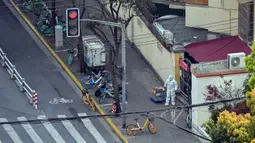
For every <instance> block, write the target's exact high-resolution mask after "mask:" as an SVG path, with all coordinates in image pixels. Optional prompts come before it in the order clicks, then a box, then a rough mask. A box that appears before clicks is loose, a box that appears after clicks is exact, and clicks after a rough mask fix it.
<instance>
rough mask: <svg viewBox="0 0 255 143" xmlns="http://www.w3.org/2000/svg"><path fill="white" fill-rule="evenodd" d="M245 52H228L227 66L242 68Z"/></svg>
mask: <svg viewBox="0 0 255 143" xmlns="http://www.w3.org/2000/svg"><path fill="white" fill-rule="evenodd" d="M244 57H245V53H243V52H240V53H230V54H228V68H229V69H243V68H244V67H245V62H244Z"/></svg>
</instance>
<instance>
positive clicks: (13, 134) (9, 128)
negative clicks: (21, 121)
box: [0, 118, 23, 143]
mask: <svg viewBox="0 0 255 143" xmlns="http://www.w3.org/2000/svg"><path fill="white" fill-rule="evenodd" d="M7 121H8V120H7V119H5V118H0V122H7ZM2 126H3V128H4V130H5V131H6V132H7V133H8V135H9V136H10V137H11V139H12V140H13V142H15V143H23V142H22V141H21V139H20V137H19V135H18V134H17V133H16V132H15V131H14V129H13V128H12V126H11V125H9V124H3V125H2ZM0 143H1V141H0Z"/></svg>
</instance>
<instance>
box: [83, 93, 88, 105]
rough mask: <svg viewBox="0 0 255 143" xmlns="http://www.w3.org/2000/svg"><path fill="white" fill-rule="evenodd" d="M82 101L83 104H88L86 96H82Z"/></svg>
mask: <svg viewBox="0 0 255 143" xmlns="http://www.w3.org/2000/svg"><path fill="white" fill-rule="evenodd" d="M82 100H83V102H84V103H85V104H87V105H88V104H89V100H88V99H87V96H86V95H82Z"/></svg>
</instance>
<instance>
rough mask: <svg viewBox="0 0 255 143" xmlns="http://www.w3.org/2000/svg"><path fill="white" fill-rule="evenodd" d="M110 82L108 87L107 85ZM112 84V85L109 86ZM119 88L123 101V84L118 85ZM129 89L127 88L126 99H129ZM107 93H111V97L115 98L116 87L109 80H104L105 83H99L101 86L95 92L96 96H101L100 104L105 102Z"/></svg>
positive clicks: (120, 97)
mask: <svg viewBox="0 0 255 143" xmlns="http://www.w3.org/2000/svg"><path fill="white" fill-rule="evenodd" d="M107 84H108V87H107ZM109 85H110V87H109ZM118 88H119V100H120V102H122V86H121V84H120V85H119V86H118ZM127 94H128V92H127V90H126V94H125V95H126V100H127ZM106 95H109V96H110V97H111V98H114V88H113V86H112V84H110V83H109V81H104V82H103V83H100V84H99V88H98V89H97V90H96V92H95V96H100V97H99V104H103V103H104V100H105V97H106Z"/></svg>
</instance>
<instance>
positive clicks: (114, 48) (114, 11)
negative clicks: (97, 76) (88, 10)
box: [88, 0, 150, 112]
mask: <svg viewBox="0 0 255 143" xmlns="http://www.w3.org/2000/svg"><path fill="white" fill-rule="evenodd" d="M98 3H99V4H100V5H101V14H100V15H91V14H90V18H92V19H99V20H105V21H112V22H121V20H122V19H121V18H120V17H121V16H120V11H121V7H125V8H126V9H127V10H128V18H127V19H126V20H125V27H127V26H128V24H129V22H130V21H131V19H132V18H133V17H134V15H133V13H132V9H134V6H136V5H143V6H144V7H147V8H149V5H150V1H149V0H109V3H107V4H108V5H109V11H107V10H106V8H105V6H104V5H102V4H101V3H100V2H98ZM88 26H89V27H90V29H91V30H92V31H93V32H94V33H95V35H97V36H98V37H100V38H101V39H103V41H104V42H107V44H108V45H109V50H108V54H109V65H110V68H111V72H112V75H113V76H112V84H113V86H114V96H115V100H116V103H117V112H120V100H119V91H118V85H117V71H118V68H117V61H118V60H119V57H120V54H119V53H120V46H121V39H122V37H121V29H120V28H118V27H112V26H105V25H101V24H98V23H94V22H90V23H89V25H88ZM102 27H104V28H105V29H107V31H104V30H102V29H103V28H102ZM109 31H110V32H109ZM108 33H110V34H108ZM110 38H113V40H111V39H110Z"/></svg>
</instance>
